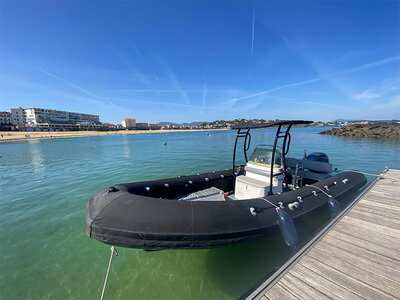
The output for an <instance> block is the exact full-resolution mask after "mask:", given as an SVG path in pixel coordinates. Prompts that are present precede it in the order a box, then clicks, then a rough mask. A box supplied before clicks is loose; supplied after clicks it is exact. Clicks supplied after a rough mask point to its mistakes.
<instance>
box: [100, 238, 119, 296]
mask: <svg viewBox="0 0 400 300" xmlns="http://www.w3.org/2000/svg"><path fill="white" fill-rule="evenodd" d="M114 253H115V256H118V252H117V249H115V247H114V246H111V255H110V260H109V262H108V268H107V273H106V279H105V280H104V285H103V291H102V292H101V297H100V300H103V297H104V293H105V291H106V285H107V280H108V273H110V268H111V261H112V259H113V254H114Z"/></svg>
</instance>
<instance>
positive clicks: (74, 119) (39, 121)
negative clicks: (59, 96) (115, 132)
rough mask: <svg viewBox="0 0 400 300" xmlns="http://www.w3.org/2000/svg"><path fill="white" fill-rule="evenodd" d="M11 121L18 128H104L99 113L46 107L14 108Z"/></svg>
mask: <svg viewBox="0 0 400 300" xmlns="http://www.w3.org/2000/svg"><path fill="white" fill-rule="evenodd" d="M11 123H12V125H14V126H16V127H17V128H18V129H28V128H30V129H54V130H59V129H61V130H102V128H103V127H104V126H103V125H101V123H100V119H99V116H98V115H91V114H83V113H76V112H69V111H62V110H55V109H45V108H22V107H19V108H12V109H11Z"/></svg>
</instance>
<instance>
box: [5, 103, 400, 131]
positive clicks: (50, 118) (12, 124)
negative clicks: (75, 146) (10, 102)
mask: <svg viewBox="0 0 400 300" xmlns="http://www.w3.org/2000/svg"><path fill="white" fill-rule="evenodd" d="M272 121H275V120H266V119H252V120H247V119H235V120H230V121H225V120H217V121H213V122H192V123H183V124H178V123H173V122H160V123H157V124H152V123H145V122H136V119H134V118H124V119H122V120H121V124H111V123H102V122H100V117H99V115H91V114H85V113H76V112H69V111H62V110H54V109H47V108H22V107H18V108H12V109H11V111H10V112H7V111H1V112H0V131H28V132H29V131H115V130H181V129H186V130H190V129H193V130H196V129H197V130H198V129H231V128H232V126H234V125H237V124H243V123H245V124H258V123H267V122H272ZM377 122H380V123H382V122H386V123H398V122H399V120H385V121H368V120H335V121H332V122H315V123H313V124H310V125H308V126H313V127H326V126H344V125H351V124H371V123H377Z"/></svg>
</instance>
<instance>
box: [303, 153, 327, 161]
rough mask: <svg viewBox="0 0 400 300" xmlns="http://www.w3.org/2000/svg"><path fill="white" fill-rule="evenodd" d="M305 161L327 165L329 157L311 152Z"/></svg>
mask: <svg viewBox="0 0 400 300" xmlns="http://www.w3.org/2000/svg"><path fill="white" fill-rule="evenodd" d="M306 160H311V161H319V162H326V163H329V157H328V155H326V154H325V153H323V152H313V153H311V154H309V155H307V157H306Z"/></svg>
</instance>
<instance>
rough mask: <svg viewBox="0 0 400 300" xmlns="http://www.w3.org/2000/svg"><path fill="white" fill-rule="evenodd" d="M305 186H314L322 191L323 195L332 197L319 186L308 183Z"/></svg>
mask: <svg viewBox="0 0 400 300" xmlns="http://www.w3.org/2000/svg"><path fill="white" fill-rule="evenodd" d="M306 186H312V187H315V188H317V189H319V190H320V191H321V192H323V193H324V194H325V195H327V196H328V197H329V198H332V196H331V195H329V194H328V193H327V192H325V191H324V190H323V189H320V188H319V187H317V186H316V185H312V184H308V185H306Z"/></svg>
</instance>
